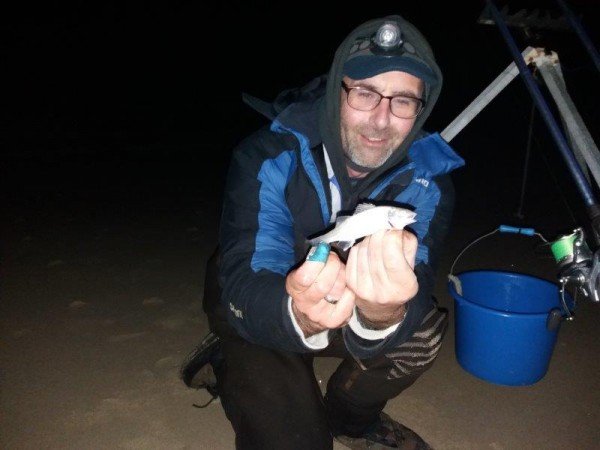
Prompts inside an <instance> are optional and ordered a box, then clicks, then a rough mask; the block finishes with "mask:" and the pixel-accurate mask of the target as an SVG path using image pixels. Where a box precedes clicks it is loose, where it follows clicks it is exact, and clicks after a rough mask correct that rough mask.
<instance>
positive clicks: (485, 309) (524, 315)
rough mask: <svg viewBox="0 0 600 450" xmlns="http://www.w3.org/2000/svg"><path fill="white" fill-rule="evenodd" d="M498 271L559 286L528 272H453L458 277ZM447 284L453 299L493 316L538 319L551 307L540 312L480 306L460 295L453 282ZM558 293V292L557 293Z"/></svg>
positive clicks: (546, 313)
mask: <svg viewBox="0 0 600 450" xmlns="http://www.w3.org/2000/svg"><path fill="white" fill-rule="evenodd" d="M482 272H485V273H498V274H502V275H514V276H520V277H527V278H530V279H532V280H536V281H541V282H544V283H547V284H548V285H552V286H554V287H556V288H557V289H558V288H559V286H558V284H555V283H552V282H551V281H549V280H545V279H543V278H540V277H536V276H534V275H529V274H521V273H518V272H511V271H508V270H489V269H478V270H466V271H463V272H459V273H457V274H455V276H456V277H458V276H459V275H463V274H467V273H482ZM447 286H448V290H449V291H450V294H451V295H452V297H453V298H454V300H455V301H458V300H460V301H462V302H463V303H466V304H468V305H469V307H472V308H475V309H476V310H480V311H482V312H486V313H491V314H493V315H495V316H499V317H506V318H510V317H514V316H518V317H521V318H531V319H538V318H541V317H547V316H548V314H549V313H550V311H551V310H552V309H553V308H548V310H546V311H540V312H513V311H505V310H502V309H497V308H490V307H486V306H482V305H480V304H478V303H475V302H473V301H471V300H469V299H467V298H465V297H464V296H462V295H460V294H459V293H458V292H457V291H456V288H455V286H454V283H453V282H452V281H451V280H449V281H448V283H447ZM557 295H558V294H557Z"/></svg>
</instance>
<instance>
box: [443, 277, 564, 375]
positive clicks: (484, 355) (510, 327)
mask: <svg viewBox="0 0 600 450" xmlns="http://www.w3.org/2000/svg"><path fill="white" fill-rule="evenodd" d="M457 278H458V280H459V281H460V286H461V288H462V294H459V293H458V292H457V289H456V286H455V285H454V283H453V282H452V281H450V282H449V283H448V290H449V291H450V294H451V295H452V297H453V298H454V305H455V311H454V319H455V336H456V342H455V351H456V358H457V360H458V363H459V364H460V365H461V367H462V368H463V369H465V370H466V371H467V372H469V373H470V374H472V375H474V376H476V377H478V378H481V379H483V380H485V381H489V382H491V383H495V384H500V385H505V386H525V385H530V384H534V383H536V382H537V381H539V380H540V379H542V378H543V377H544V375H545V374H546V372H547V370H548V366H549V365H550V359H551V357H552V352H553V350H554V345H555V343H556V337H557V334H558V330H559V325H560V322H561V319H562V318H563V317H564V315H563V314H564V309H563V306H562V301H561V294H560V289H559V287H558V286H557V285H555V284H553V283H551V282H549V281H546V280H543V279H540V278H536V277H533V276H530V275H523V274H518V273H513V272H502V271H492V270H479V271H469V272H463V273H461V274H458V275H457ZM565 301H566V302H567V304H568V305H569V306H568V307H569V308H571V306H572V304H573V302H572V299H571V297H570V296H569V295H568V294H567V293H566V292H565ZM557 317H558V321H557V320H556V319H557Z"/></svg>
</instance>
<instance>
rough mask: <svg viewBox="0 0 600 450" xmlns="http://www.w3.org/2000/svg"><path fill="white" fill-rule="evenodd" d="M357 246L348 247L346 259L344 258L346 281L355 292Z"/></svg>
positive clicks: (356, 281)
mask: <svg viewBox="0 0 600 450" xmlns="http://www.w3.org/2000/svg"><path fill="white" fill-rule="evenodd" d="M357 261H358V246H356V245H355V246H354V247H352V248H351V249H350V253H349V254H348V259H347V260H346V283H347V284H348V286H350V289H352V290H353V291H355V292H356V287H357V283H358V262H357Z"/></svg>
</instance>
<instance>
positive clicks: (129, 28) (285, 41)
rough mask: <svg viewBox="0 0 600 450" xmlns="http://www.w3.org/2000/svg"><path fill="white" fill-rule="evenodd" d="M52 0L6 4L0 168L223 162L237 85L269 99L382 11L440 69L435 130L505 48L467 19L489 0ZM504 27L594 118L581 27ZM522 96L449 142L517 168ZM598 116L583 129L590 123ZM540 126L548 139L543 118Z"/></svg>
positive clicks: (489, 73) (236, 125)
mask: <svg viewBox="0 0 600 450" xmlns="http://www.w3.org/2000/svg"><path fill="white" fill-rule="evenodd" d="M57 3H60V5H58V4H45V5H43V6H39V5H36V6H33V5H20V6H15V7H14V10H13V11H10V12H9V13H7V14H5V15H4V17H3V18H2V32H3V34H4V36H5V37H6V39H3V41H4V44H3V46H4V48H3V53H4V58H3V60H4V65H5V67H6V73H7V74H8V81H5V84H4V86H5V89H7V91H8V92H7V93H8V95H7V97H6V101H5V108H4V111H3V115H2V123H3V129H4V130H3V131H4V132H3V141H4V145H2V149H1V150H0V151H1V154H0V157H1V158H2V162H3V166H2V169H3V170H4V171H10V170H11V167H12V166H11V165H12V164H17V163H16V162H18V163H19V164H25V163H26V164H29V166H30V167H33V166H34V165H35V164H37V163H39V165H40V167H42V169H41V170H40V173H47V172H49V170H46V167H48V164H49V165H51V166H52V167H53V168H54V169H55V168H56V167H57V166H61V165H64V164H67V165H68V164H72V163H73V162H83V163H85V164H87V165H88V167H90V169H89V170H90V171H91V170H93V167H96V166H97V167H102V169H98V170H105V171H106V170H110V167H113V168H114V167H115V164H113V163H115V162H117V163H123V164H125V163H131V162H139V161H155V162H157V163H159V164H161V163H163V162H165V163H166V162H169V163H172V162H174V161H175V162H179V163H181V164H189V165H190V166H191V167H194V168H196V170H197V171H200V172H201V171H202V169H204V168H205V167H206V165H207V163H209V162H210V161H214V160H215V159H216V160H217V161H219V162H222V161H225V160H226V158H227V155H228V153H229V151H230V149H231V147H232V145H233V144H234V143H235V142H237V141H238V140H239V139H240V138H241V137H242V136H243V135H244V134H245V133H247V132H249V131H251V130H252V129H254V128H256V127H257V126H259V125H261V124H262V123H264V122H263V121H262V119H261V118H260V117H258V116H257V115H256V114H255V113H253V112H251V111H250V110H249V109H248V108H247V107H246V106H245V105H243V104H242V102H241V94H242V92H248V93H250V94H253V95H256V96H258V97H261V98H264V99H265V100H270V99H272V98H273V97H274V96H275V95H276V94H277V93H278V92H279V91H280V90H282V89H285V88H289V87H294V86H298V85H301V84H303V83H305V82H307V81H309V80H310V79H311V78H313V77H314V76H317V75H320V74H321V73H324V72H326V71H327V70H328V68H329V64H330V61H331V59H332V57H333V53H334V51H335V49H336V48H337V46H338V44H339V43H340V42H341V40H342V39H343V37H344V36H345V35H346V34H347V33H348V32H349V31H351V29H353V28H354V27H355V26H356V25H358V24H360V23H362V22H364V21H365V20H368V19H370V18H373V17H379V16H381V15H385V14H394V13H399V14H402V15H403V16H405V17H406V18H407V19H408V20H410V21H412V22H413V23H414V24H415V25H417V26H418V27H419V28H420V29H421V31H422V32H423V34H424V35H425V36H427V37H428V39H429V40H430V42H431V45H432V47H433V49H434V52H435V54H436V57H437V60H438V63H439V64H440V66H441V67H442V70H443V72H444V76H445V80H444V89H443V92H442V95H441V97H440V99H439V102H438V105H437V107H436V109H435V110H434V112H433V114H432V116H431V117H430V119H429V120H428V123H427V127H428V128H429V129H430V130H438V131H441V130H442V129H443V128H444V127H445V126H446V125H447V124H448V123H449V122H450V121H451V120H452V119H454V117H456V115H458V114H459V113H460V112H461V111H462V109H463V108H464V107H466V106H467V105H468V103H469V102H470V101H471V100H472V99H473V98H475V97H476V96H477V95H478V94H479V93H480V92H481V91H482V90H483V89H484V88H485V87H486V86H487V85H488V84H489V83H490V82H491V81H492V80H493V79H494V78H495V77H496V76H497V75H498V74H499V73H500V72H501V71H502V70H503V69H504V68H505V67H506V66H507V65H508V64H509V63H510V62H511V61H512V59H511V55H510V53H509V51H508V48H507V46H506V44H505V42H504V41H503V39H502V37H501V35H500V33H499V31H498V29H497V28H496V27H495V26H490V25H481V24H478V23H477V19H478V17H479V16H480V14H481V13H482V11H483V8H484V5H485V2H484V1H473V0H468V1H461V2H438V1H426V0H422V1H418V2H413V3H410V2H377V3H376V2H367V3H363V4H359V5H358V6H351V5H350V4H349V3H346V2H344V3H341V2H340V3H339V4H331V5H329V6H328V8H327V9H328V11H322V10H321V7H320V6H322V2H281V5H279V6H268V7H267V6H263V5H261V4H256V3H254V2H240V3H239V4H238V3H232V2H227V1H222V2H211V5H208V2H191V1H181V0H180V1H170V2H150V3H149V2H141V1H136V2H130V1H123V2H96V3H91V2H83V1H82V2H70V3H69V2H67V3H66V4H65V3H64V2H57ZM505 4H507V5H508V6H509V7H510V8H511V9H510V11H511V12H516V11H518V10H519V9H520V8H522V7H525V8H530V10H531V9H532V8H533V7H535V6H536V5H537V6H539V4H542V5H545V6H546V8H548V9H549V10H550V11H551V12H552V14H553V15H554V16H555V17H556V16H557V15H558V14H559V13H558V11H559V9H558V7H557V6H556V4H555V3H554V2H551V1H545V2H532V1H521V2H516V1H511V2H507V1H497V2H496V5H498V7H499V8H500V7H502V6H503V5H505ZM569 4H570V5H571V7H572V9H573V10H574V11H575V12H576V13H577V14H578V15H580V17H581V18H582V20H583V22H584V24H585V25H586V26H587V31H588V33H592V32H593V33H596V34H591V37H592V39H593V40H594V42H595V43H596V48H598V35H597V30H593V26H594V25H595V24H596V23H597V17H598V15H597V12H598V2H597V1H595V0H593V1H592V0H572V1H571V2H570V3H569ZM515 5H516V6H515ZM511 30H512V32H513V35H514V37H515V39H516V40H517V45H518V47H519V48H520V49H524V48H525V47H526V46H527V45H540V46H545V47H548V48H551V49H555V50H557V51H558V52H559V55H560V57H561V63H562V68H563V71H564V73H565V77H566V78H567V83H569V84H568V85H569V87H570V91H571V95H572V96H573V97H574V99H575V100H576V102H578V105H580V106H581V113H582V114H583V115H584V117H585V119H586V120H589V121H592V122H593V123H595V124H596V125H597V124H598V117H599V113H598V103H600V102H598V101H597V99H598V95H597V94H595V96H594V95H590V93H591V92H592V91H591V89H592V87H593V86H594V85H595V86H597V85H598V76H599V74H598V72H596V70H595V68H594V66H593V64H592V62H591V59H590V58H589V56H588V55H587V53H586V52H585V50H584V49H583V46H582V44H581V42H580V41H579V40H578V38H577V36H576V35H575V34H574V33H573V32H568V31H543V30H541V31H536V30H530V34H529V35H528V36H526V35H525V34H524V32H523V31H522V30H520V29H511ZM596 92H597V91H596ZM530 109H531V98H530V97H529V95H528V93H527V91H526V89H525V88H524V84H523V82H522V81H521V80H520V79H518V80H515V81H513V83H512V84H511V85H510V86H509V88H507V89H506V90H505V92H503V93H502V94H501V95H500V96H499V97H498V98H497V99H495V100H494V102H493V103H492V104H491V105H490V106H488V108H486V110H484V112H483V113H482V114H480V116H479V117H478V118H476V119H475V120H474V121H473V122H472V123H471V124H470V125H468V126H467V128H466V129H465V130H464V131H463V132H461V134H459V136H458V137H457V138H456V139H455V142H453V144H455V146H456V148H457V150H458V151H459V153H460V154H461V155H462V156H463V157H465V158H466V159H468V160H469V161H471V167H474V166H477V165H478V164H484V163H485V164H487V165H488V166H489V165H490V164H489V163H490V157H491V158H492V160H491V161H494V162H496V161H495V160H494V158H498V160H497V163H498V165H500V166H502V165H505V164H512V165H513V166H516V167H517V168H518V167H520V166H521V165H522V153H523V149H524V147H525V139H526V133H527V127H528V121H529V112H530ZM593 123H592V124H590V123H589V122H588V127H590V128H594V132H596V131H595V130H596V129H597V128H599V127H598V126H595V127H593V126H592V125H593ZM538 128H539V130H540V132H539V133H538V135H539V136H540V137H539V139H540V140H541V141H544V140H547V137H544V135H545V134H546V135H547V132H546V131H545V128H544V125H543V124H541V123H540V125H539V126H538ZM206 143H209V148H210V150H207V146H206ZM549 145H550V146H552V145H553V144H552V143H550V144H549ZM488 146H489V148H482V147H488ZM509 147H510V150H508V148H509ZM199 149H201V150H199ZM499 149H501V150H499ZM502 152H504V153H506V155H505V156H502V157H501V156H498V155H499V153H502ZM551 152H554V153H555V154H556V153H557V152H556V150H555V149H554V148H553V149H552V150H551ZM502 158H504V159H502ZM15 161H16V162H15ZM109 163H110V164H109ZM44 164H45V165H44ZM102 164H105V165H104V166H102ZM117 165H118V164H117ZM491 165H492V166H494V164H491ZM107 167H108V168H107ZM54 169H53V170H54ZM519 173H520V171H519V170H515V172H514V173H513V176H515V177H518V176H520V175H519ZM509 176H510V175H509Z"/></svg>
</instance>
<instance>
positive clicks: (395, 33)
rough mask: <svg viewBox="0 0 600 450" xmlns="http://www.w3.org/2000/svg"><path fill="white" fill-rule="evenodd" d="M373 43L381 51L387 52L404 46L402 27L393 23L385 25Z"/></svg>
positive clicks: (380, 28)
mask: <svg viewBox="0 0 600 450" xmlns="http://www.w3.org/2000/svg"><path fill="white" fill-rule="evenodd" d="M373 41H374V42H375V45H377V46H378V47H379V48H380V49H381V50H385V51H389V50H394V49H396V48H398V47H400V46H401V45H402V44H403V41H402V34H401V33H400V27H399V26H398V25H397V24H395V23H392V22H387V23H384V24H383V25H381V27H379V30H377V33H375V36H374V37H373Z"/></svg>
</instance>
